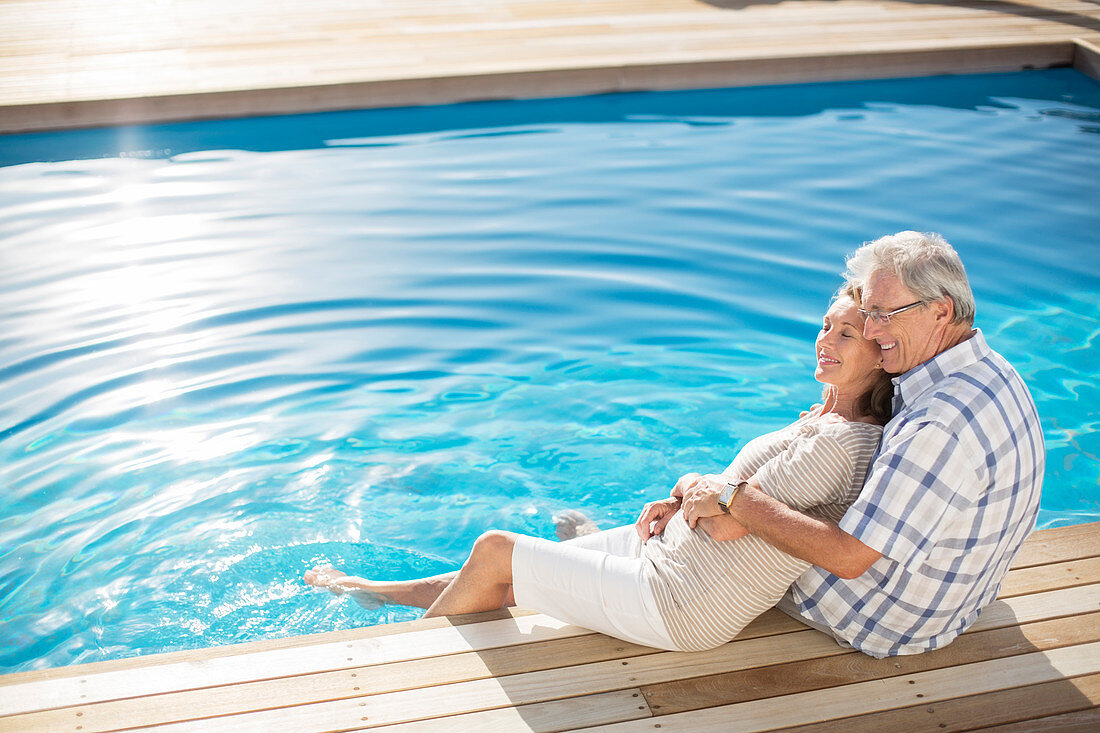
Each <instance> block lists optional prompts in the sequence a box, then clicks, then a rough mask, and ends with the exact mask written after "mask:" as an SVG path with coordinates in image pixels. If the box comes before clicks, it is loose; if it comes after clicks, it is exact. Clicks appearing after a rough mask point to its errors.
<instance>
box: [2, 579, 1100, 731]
mask: <svg viewBox="0 0 1100 733" xmlns="http://www.w3.org/2000/svg"><path fill="white" fill-rule="evenodd" d="M1098 608H1100V585H1096V586H1087V587H1083V588H1069V589H1064V590H1059V591H1051V592H1048V593H1041V594H1035V595H1029V596H1023V597H1021V598H1019V599H1009V600H1007V601H998V602H996V603H995V604H993V606H991V607H990V608H989V609H987V612H986V613H983V615H982V618H981V619H980V620H979V623H980V624H981V627H983V628H990V629H992V628H998V627H1006V626H1013V625H1015V624H1017V623H1026V622H1029V621H1038V620H1042V619H1046V618H1057V617H1060V616H1065V615H1069V614H1080V613H1085V612H1092V611H1095V610H1097V609H1098ZM975 626H978V624H976V625H975ZM950 648H951V647H948V649H950ZM844 654H847V655H851V654H852V653H851V652H850V651H849V650H845V649H843V648H841V647H840V646H838V645H837V644H836V643H835V642H834V641H833V640H832V639H831V638H829V637H827V636H826V635H824V634H822V633H820V632H817V631H812V630H808V629H807V630H804V631H800V632H795V633H788V634H781V635H778V636H770V637H761V638H756V639H746V640H735V641H733V642H731V643H729V644H726V645H724V646H722V647H719V648H718V649H713V650H710V651H707V652H696V653H676V652H658V653H654V654H649V655H645V656H641V657H634V658H630V659H615V660H608V661H603V662H596V663H592V664H585V665H578V666H573V667H567V668H561V669H550V670H546V671H541V672H530V673H523V674H515V675H510V676H498V677H496V678H488V679H478V680H472V681H467V682H457V683H454V684H446V685H438V686H435V687H430V688H424V689H415V690H406V691H398V692H393V693H387V694H376V695H371V696H369V697H358V696H352V695H364V694H365V691H363V690H359V691H352V694H349V695H348V696H347V697H344V698H343V699H339V700H331V701H318V702H317V704H308V705H299V706H296V707H279V709H275V710H273V709H270V708H272V707H273V706H275V705H278V706H284V705H287V704H289V703H288V702H286V701H284V700H283V699H281V698H272V697H270V696H267V697H265V696H262V694H261V696H260V697H258V698H256V699H254V701H253V702H252V704H253V705H255V712H249V713H242V714H237V715H235V716H234V717H233V718H232V727H233V729H234V730H238V731H250V730H255V731H262V730H268V729H271V727H272V726H276V727H277V726H280V725H283V726H289V727H292V728H294V729H299V728H300V729H310V728H312V727H313V726H317V725H321V721H327V724H331V725H333V726H336V727H341V726H343V727H348V726H351V727H354V726H360V725H363V724H364V722H365V721H363V718H364V717H365V718H367V720H368V721H369V724H370V725H389V724H396V723H404V722H411V721H414V720H418V719H428V718H433V717H440V716H446V715H459V714H463V713H468V712H477V711H481V710H490V709H494V708H505V707H514V706H517V705H527V704H535V703H541V702H547V701H549V700H552V699H556V698H565V697H574V696H583V695H587V694H592V693H601V692H610V691H615V690H620V689H632V688H635V687H642V686H647V685H654V684H658V683H662V682H670V681H673V680H677V679H683V678H690V677H702V676H708V675H715V674H721V673H728V672H730V671H737V670H744V669H750V668H753V667H759V666H766V665H772V664H781V663H785V662H794V661H803V660H808V659H815V658H821V657H829V656H837V655H844ZM373 671H374V673H380V672H381V673H383V674H384V668H374V670H373ZM345 684H347V681H345ZM339 694H347V691H346V687H345V691H344V692H342V693H339ZM322 700H324V698H322ZM70 710H75V708H72V709H70ZM102 710H108V711H109V710H110V708H103V709H102ZM239 710H240V706H237V707H235V708H234V712H238V711H239ZM80 711H81V712H85V713H86V714H85V715H84V716H83V717H84V719H85V720H92V719H93V716H94V715H95V714H96V712H97V711H96V707H95V706H93V707H84V708H81V709H80ZM224 712H228V711H223V710H219V709H217V708H215V707H205V706H198V707H195V708H194V709H192V710H191V711H190V715H191V716H193V717H199V716H203V717H207V716H215V715H219V714H221V713H224ZM23 720H24V721H26V722H32V721H35V720H39V719H38V718H32V717H27V718H24V719H23ZM51 720H52V719H51ZM122 720H124V718H120V719H118V720H105V721H104V722H103V726H104V727H111V726H113V725H116V723H118V722H121V721H122ZM223 720H225V719H223ZM207 725H209V721H200V722H191V723H189V722H181V723H178V724H176V725H172V726H169V727H168V728H166V730H177V731H185V730H201V729H202V728H203V727H204V726H207ZM226 725H228V723H226Z"/></svg>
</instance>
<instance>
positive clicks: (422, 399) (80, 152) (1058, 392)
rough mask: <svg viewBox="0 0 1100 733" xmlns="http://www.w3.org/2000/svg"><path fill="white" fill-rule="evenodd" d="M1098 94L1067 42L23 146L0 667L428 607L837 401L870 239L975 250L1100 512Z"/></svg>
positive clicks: (989, 313)
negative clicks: (720, 86) (980, 67)
mask: <svg viewBox="0 0 1100 733" xmlns="http://www.w3.org/2000/svg"><path fill="white" fill-rule="evenodd" d="M1098 133H1100V86H1098V85H1097V84H1096V83H1095V82H1093V81H1091V80H1089V79H1087V78H1085V77H1083V76H1081V75H1079V74H1077V73H1076V72H1072V71H1068V70H1055V71H1044V72H1029V73H1025V74H1012V75H987V76H969V77H940V78H930V79H922V80H902V81H890V82H866V83H840V84H820V85H812V86H792V87H772V88H760V89H742V90H718V91H702V92H673V93H659V94H623V95H609V96H602V97H590V98H581V99H568V100H543V101H531V102H509V103H481V104H467V105H456V106H451V107H441V108H422V109H406V110H376V111H370V112H362V113H338V114H325V115H308V116H297V117H287V118H270V119H258V120H249V121H231V122H219V123H202V124H188V125H168V126H161V127H149V128H120V129H117V130H91V131H83V132H71V133H64V134H60V133H59V134H41V135H25V136H16V137H7V138H0V165H2V166H3V167H0V264H2V267H0V308H2V312H3V313H4V316H5V318H4V328H3V330H2V331H0V477H2V484H3V487H4V491H3V493H2V494H0V502H2V504H0V512H2V514H0V516H3V517H4V518H5V519H4V522H3V523H2V525H0V553H2V554H0V579H2V581H0V583H2V585H0V607H2V608H3V610H4V613H3V618H2V619H0V624H2V626H0V668H2V670H3V671H15V670H24V669H33V668H38V667H43V666H56V665H61V664H69V663H74V662H87V661H95V660H99V659H105V658H115V657H122V656H129V655H133V654H141V653H152V652H157V651H167V650H171V649H181V648H190V647H197V646H207V645H213V644H223V643H231V642H238V641H248V640H253V639H257V638H264V637H271V636H285V635H292V634H301V633H310V632H314V631H321V630H327V629H332V628H348V627H352V626H357V625H363V624H366V623H380V622H384V621H390V620H404V619H408V618H414V617H416V615H417V612H415V611H412V610H410V609H403V608H387V609H383V610H381V611H377V612H367V611H364V610H362V609H360V608H359V607H358V606H355V605H354V604H352V603H350V602H348V601H346V600H343V599H337V598H331V597H329V596H328V595H327V594H323V593H314V592H312V591H308V590H307V589H305V588H304V587H303V585H302V583H301V580H300V579H301V573H302V571H303V570H305V569H307V568H308V567H310V566H312V565H313V564H315V563H317V562H321V561H325V562H332V563H336V564H340V565H346V566H350V567H356V568H364V569H368V568H369V569H370V572H371V573H373V574H374V575H376V576H377V577H408V576H412V575H422V574H426V573H432V572H441V571H444V570H448V569H452V568H454V567H456V565H457V563H458V562H459V561H460V560H461V558H462V557H463V556H464V554H465V552H466V551H467V550H468V548H469V545H470V543H471V542H472V541H473V539H474V538H475V537H476V536H477V534H479V533H480V532H481V531H483V530H484V529H487V528H490V527H501V528H506V529H512V530H516V531H522V532H530V533H534V534H538V535H542V536H552V533H553V526H552V522H551V515H552V514H553V513H554V512H555V511H557V510H559V509H562V508H566V507H573V508H579V509H582V510H584V511H586V512H588V513H589V514H591V515H592V516H593V517H594V518H595V519H597V521H598V522H600V523H601V524H602V525H604V526H611V525H614V524H618V523H622V522H626V521H630V520H631V519H632V518H633V517H634V515H635V513H636V511H637V509H638V507H639V506H640V504H641V503H642V502H643V500H646V499H647V498H648V497H651V496H654V495H657V494H661V493H663V492H665V491H667V487H668V486H669V485H670V484H671V483H672V482H673V481H674V480H675V479H676V477H678V476H679V475H681V474H683V473H685V472H687V471H689V470H696V469H705V470H715V469H719V468H722V467H724V466H725V465H726V463H727V462H728V461H729V459H730V458H731V457H732V455H733V454H734V452H735V451H736V450H737V448H738V447H740V445H742V444H743V443H744V442H745V441H746V440H748V439H749V438H751V437H753V436H755V435H757V434H759V433H760V432H762V431H764V430H767V429H770V428H772V427H775V426H778V425H781V424H784V423H785V422H786V421H787V420H788V419H789V418H790V416H791V415H792V414H793V413H794V412H795V411H797V410H798V409H799V408H800V407H801V406H803V405H806V404H809V403H810V402H812V401H813V400H814V398H815V396H816V394H817V385H816V383H815V382H814V381H813V379H812V371H813V355H812V348H811V342H812V339H813V336H814V333H815V331H816V328H817V324H818V320H819V316H820V313H821V312H822V309H823V307H824V305H825V303H826V301H827V299H828V296H829V294H830V292H831V291H832V290H833V289H834V288H835V286H836V284H837V283H838V273H839V271H840V270H841V269H842V262H843V257H844V255H845V253H847V252H849V251H850V250H852V249H853V248H854V247H856V246H858V244H860V243H861V242H863V241H864V240H867V239H870V238H873V237H875V236H878V235H881V234H885V233H890V232H894V231H897V230H899V229H905V228H916V229H927V230H935V231H940V232H942V233H944V234H945V236H947V238H948V239H949V240H950V241H952V242H953V243H954V244H955V245H956V247H957V248H958V249H959V251H960V253H961V254H962V256H963V259H964V261H965V262H966V264H967V266H968V269H969V271H970V274H971V279H972V282H973V285H974V290H975V294H976V297H977V300H978V325H979V326H980V327H982V328H983V330H984V331H985V333H986V335H987V338H988V339H989V341H990V343H991V344H992V345H993V346H994V348H996V349H998V350H999V351H1001V352H1002V353H1004V354H1005V355H1006V356H1007V357H1008V358H1009V359H1010V360H1012V361H1013V363H1014V364H1015V365H1016V366H1017V368H1019V369H1020V371H1021V373H1022V374H1023V375H1024V377H1025V379H1026V380H1027V381H1028V383H1029V385H1030V387H1031V389H1032V391H1033V394H1034V395H1035V398H1036V401H1037V402H1038V404H1039V409H1040V414H1041V416H1042V418H1043V424H1044V429H1045V431H1046V440H1047V448H1048V461H1047V464H1048V468H1047V475H1046V484H1045V492H1044V501H1043V510H1042V513H1041V516H1040V526H1043V527H1049V526H1055V525H1058V524H1066V523H1075V522H1082V521H1095V520H1100V506H1098V501H1097V492H1096V487H1097V484H1098V479H1100V457H1098V454H1100V440H1098V438H1097V430H1096V428H1097V421H1098V418H1100V407H1098V405H1100V375H1098V373H1097V365H1098V360H1097V351H1096V339H1097V334H1098V332H1100V325H1098V324H1100V305H1098V304H1100V277H1098V274H1097V259H1098V258H1097V251H1098V247H1100V243H1098V242H1097V236H1096V232H1097V231H1100V207H1098V206H1097V204H1098V203H1100V177H1098V176H1097V175H1096V170H1097V161H1098V160H1100V134H1098Z"/></svg>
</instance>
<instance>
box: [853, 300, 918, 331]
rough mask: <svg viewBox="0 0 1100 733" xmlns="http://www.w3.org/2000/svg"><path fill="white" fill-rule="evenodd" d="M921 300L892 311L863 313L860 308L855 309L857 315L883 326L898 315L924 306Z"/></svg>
mask: <svg viewBox="0 0 1100 733" xmlns="http://www.w3.org/2000/svg"><path fill="white" fill-rule="evenodd" d="M924 304H925V303H924V301H923V300H918V301H917V302H916V303H910V304H909V305H903V306H902V307H900V308H895V309H894V310H892V311H865V310H863V309H862V308H857V310H858V311H859V314H860V315H861V316H863V317H864V318H870V319H871V320H872V321H874V322H875V323H881V324H882V325H883V326H885V325H886V324H888V323H889V322H890V319H891V318H892V317H894V316H896V315H897V314H898V313H904V312H905V311H907V310H910V309H912V308H916V307H917V306H918V305H924Z"/></svg>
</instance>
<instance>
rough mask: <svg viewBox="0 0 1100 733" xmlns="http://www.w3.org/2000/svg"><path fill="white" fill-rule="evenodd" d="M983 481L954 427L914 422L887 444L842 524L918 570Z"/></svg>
mask: <svg viewBox="0 0 1100 733" xmlns="http://www.w3.org/2000/svg"><path fill="white" fill-rule="evenodd" d="M977 483H978V482H977V478H976V474H975V471H974V469H973V468H972V467H971V466H970V465H969V461H968V459H967V456H966V451H965V450H963V449H962V448H961V447H960V445H959V440H958V438H957V437H956V436H955V435H954V434H953V433H952V432H951V431H949V430H948V429H947V428H946V427H944V426H943V425H940V424H939V423H934V422H924V423H912V424H910V425H906V426H903V427H902V428H901V430H899V431H898V432H897V433H896V434H895V435H893V436H891V437H890V438H889V439H888V440H887V441H884V442H883V445H882V450H881V451H880V453H879V455H878V457H877V458H876V459H875V462H874V464H873V465H872V466H871V470H870V471H869V473H868V476H867V481H866V483H865V484H864V486H863V491H862V492H860V495H859V497H858V498H857V499H856V501H855V502H854V503H853V504H852V506H851V507H850V508H849V509H848V511H847V512H846V513H845V514H844V518H843V519H841V521H840V528H841V529H842V530H844V531H845V532H847V533H848V534H850V535H852V536H853V537H855V538H856V539H858V540H859V541H860V542H862V543H863V544H865V545H867V546H868V547H871V548H873V549H875V550H877V551H878V552H880V553H882V554H883V555H885V556H886V557H888V558H890V559H892V560H895V561H897V562H898V563H901V564H902V565H904V566H905V567H907V568H909V569H910V570H915V569H918V568H919V567H920V566H921V564H922V563H923V562H924V561H925V560H926V559H927V558H928V556H929V553H930V552H931V551H932V549H933V548H934V547H935V546H936V543H937V542H938V540H939V538H940V537H943V536H946V530H947V528H949V527H950V526H951V523H952V521H953V520H954V518H955V517H956V516H958V515H959V514H960V512H961V511H962V510H964V509H965V508H966V507H968V506H970V505H971V503H972V502H973V501H974V494H975V492H976V490H977V486H976V484H977Z"/></svg>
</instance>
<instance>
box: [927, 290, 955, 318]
mask: <svg viewBox="0 0 1100 733" xmlns="http://www.w3.org/2000/svg"><path fill="white" fill-rule="evenodd" d="M931 307H932V312H933V313H934V314H935V315H936V320H937V321H939V322H942V323H951V322H952V321H953V320H955V301H954V300H952V299H951V296H950V295H944V296H943V297H941V298H940V299H939V300H934V301H932V303H931Z"/></svg>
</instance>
